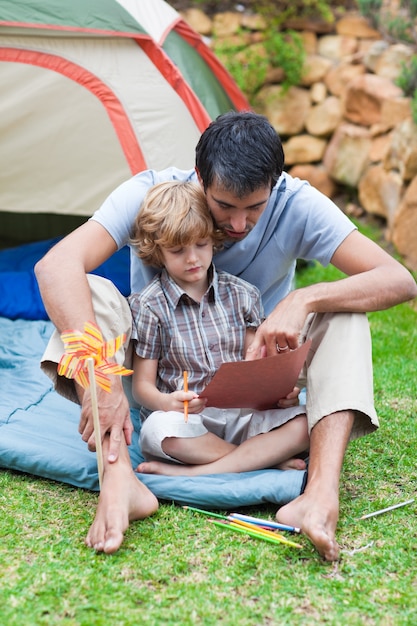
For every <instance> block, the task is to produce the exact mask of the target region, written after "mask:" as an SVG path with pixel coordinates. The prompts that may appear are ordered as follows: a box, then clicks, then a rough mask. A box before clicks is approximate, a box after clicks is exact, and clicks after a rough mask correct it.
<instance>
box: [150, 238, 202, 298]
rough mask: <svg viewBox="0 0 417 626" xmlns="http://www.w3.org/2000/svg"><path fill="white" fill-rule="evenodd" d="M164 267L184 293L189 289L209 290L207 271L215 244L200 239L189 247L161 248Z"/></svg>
mask: <svg viewBox="0 0 417 626" xmlns="http://www.w3.org/2000/svg"><path fill="white" fill-rule="evenodd" d="M161 253H162V257H163V260H164V266H165V268H166V270H167V272H168V274H169V275H170V276H171V277H172V278H173V279H174V280H175V282H176V283H177V285H179V286H180V287H181V288H182V289H184V291H187V288H189V287H191V286H194V287H201V288H202V289H203V290H204V291H205V290H206V288H207V270H208V268H209V267H210V264H211V261H212V258H213V242H212V240H211V239H210V238H208V239H198V240H197V241H196V242H195V243H193V244H190V245H188V246H175V247H174V248H161Z"/></svg>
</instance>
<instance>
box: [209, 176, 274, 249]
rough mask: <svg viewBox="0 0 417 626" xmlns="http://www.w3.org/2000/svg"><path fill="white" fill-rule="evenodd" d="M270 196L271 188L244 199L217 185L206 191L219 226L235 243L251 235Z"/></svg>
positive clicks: (254, 192)
mask: <svg viewBox="0 0 417 626" xmlns="http://www.w3.org/2000/svg"><path fill="white" fill-rule="evenodd" d="M270 195H271V189H270V187H269V186H267V187H261V188H259V189H257V190H256V191H253V192H251V193H249V194H248V195H246V196H244V197H243V198H238V197H236V196H235V195H234V194H233V193H231V192H230V191H225V190H224V189H223V188H222V187H221V186H219V185H217V184H216V183H214V184H213V185H211V186H210V187H207V189H206V198H207V204H208V206H209V209H210V211H211V214H212V215H213V217H214V220H215V222H216V224H217V226H218V227H219V228H220V230H222V231H223V232H224V233H225V235H226V236H227V238H228V239H229V240H233V241H239V240H241V239H244V238H245V237H246V236H247V235H248V234H249V233H250V231H251V230H252V228H253V227H254V226H255V224H256V222H257V221H258V220H259V218H260V217H261V215H262V213H263V212H264V210H265V208H266V205H267V204H268V200H269V196H270Z"/></svg>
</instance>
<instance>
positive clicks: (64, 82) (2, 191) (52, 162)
mask: <svg viewBox="0 0 417 626" xmlns="http://www.w3.org/2000/svg"><path fill="white" fill-rule="evenodd" d="M0 83H1V84H8V85H9V86H11V85H15V87H16V88H15V89H9V90H8V92H7V93H5V94H4V97H2V98H1V99H0V136H1V147H0V210H3V211H9V210H13V211H19V212H35V213H37V212H42V213H70V214H73V215H91V213H92V212H93V211H94V210H95V209H96V208H97V206H98V205H99V204H100V202H102V200H103V197H105V195H107V193H109V192H110V191H111V190H112V189H114V187H115V186H117V185H118V184H119V183H120V182H121V181H122V180H125V179H127V178H128V177H129V176H130V171H129V168H128V167H127V164H126V160H125V157H124V154H123V151H122V149H121V147H120V144H119V141H118V138H117V136H116V133H115V131H114V128H113V126H112V124H111V122H110V119H109V118H108V116H107V113H106V111H105V109H104V108H103V106H102V105H101V103H100V102H99V101H98V100H97V98H95V97H94V96H93V95H92V94H91V93H90V92H89V91H87V90H86V89H84V88H82V87H81V86H79V85H78V84H77V83H75V82H74V81H71V80H70V79H68V78H66V77H65V76H62V75H61V74H58V73H56V72H53V71H50V70H45V69H42V68H38V67H34V66H31V65H26V64H20V63H14V64H7V63H0ZM60 103H65V106H62V105H60ZM83 111H86V114H85V115H83ZM87 111H88V114H87ZM86 138H87V140H86ZM22 172H28V173H29V172H31V173H35V175H34V176H25V177H24V178H22V176H21V173H22ZM68 199H69V202H70V205H69V204H68Z"/></svg>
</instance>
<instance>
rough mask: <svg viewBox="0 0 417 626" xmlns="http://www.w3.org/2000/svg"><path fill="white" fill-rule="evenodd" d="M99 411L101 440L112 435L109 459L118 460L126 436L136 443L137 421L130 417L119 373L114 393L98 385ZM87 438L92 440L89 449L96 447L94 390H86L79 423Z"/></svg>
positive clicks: (83, 395) (89, 440)
mask: <svg viewBox="0 0 417 626" xmlns="http://www.w3.org/2000/svg"><path fill="white" fill-rule="evenodd" d="M97 401H98V414H99V419H100V431H101V433H100V434H101V440H102V441H103V439H104V437H105V435H107V434H109V435H110V443H109V455H108V461H109V462H110V463H114V462H115V461H117V458H118V456H119V448H120V441H121V438H122V436H123V437H124V438H125V441H126V445H130V444H131V443H132V431H133V425H132V421H131V419H130V410H129V403H128V400H127V398H126V395H125V393H124V391H123V385H122V382H121V380H120V377H119V376H114V377H112V387H111V391H110V393H109V392H107V391H104V390H103V389H101V387H99V386H97ZM78 431H79V432H80V434H81V436H82V439H83V441H86V442H87V443H88V449H89V450H91V451H94V450H95V449H96V443H95V437H94V423H93V412H92V407H91V395H90V390H89V389H86V390H84V393H83V394H82V406H81V416H80V423H79V427H78Z"/></svg>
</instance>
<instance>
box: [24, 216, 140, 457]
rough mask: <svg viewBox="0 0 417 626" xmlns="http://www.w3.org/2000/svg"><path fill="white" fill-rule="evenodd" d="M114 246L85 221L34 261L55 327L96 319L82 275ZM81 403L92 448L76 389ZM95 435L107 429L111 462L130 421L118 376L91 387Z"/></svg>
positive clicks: (86, 398) (86, 397)
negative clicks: (95, 408) (96, 409)
mask: <svg viewBox="0 0 417 626" xmlns="http://www.w3.org/2000/svg"><path fill="white" fill-rule="evenodd" d="M116 250H117V246H116V243H115V241H114V239H113V238H112V237H111V236H110V235H109V233H108V232H107V231H106V230H105V228H103V226H101V225H100V224H98V223H97V222H94V221H93V220H90V221H88V222H86V223H85V224H83V225H82V226H80V227H79V228H78V229H76V230H75V231H74V232H72V233H71V234H69V235H68V236H67V237H65V238H64V239H62V240H61V241H60V242H59V243H58V244H57V245H56V246H54V247H53V248H52V249H51V250H50V251H49V252H48V253H47V254H46V255H45V256H44V257H43V258H42V259H41V260H40V261H39V262H38V263H37V264H36V266H35V273H36V278H37V280H38V284H39V289H40V292H41V295H42V299H43V302H44V304H45V308H46V310H47V312H48V315H49V317H50V319H51V320H52V322H53V323H54V325H55V326H56V328H57V330H58V332H60V333H61V332H62V331H64V330H68V329H78V330H81V331H82V330H83V328H84V324H85V322H87V321H92V322H96V323H97V321H96V318H95V314H94V309H93V304H92V299H91V291H90V287H89V285H88V281H87V277H86V274H87V273H89V272H91V271H92V270H94V269H95V268H96V267H98V266H99V265H100V264H101V263H103V262H104V261H105V260H106V259H108V258H109V257H110V256H111V255H112V254H113V253H114V252H116ZM78 391H79V397H80V402H81V405H82V410H81V417H80V427H79V430H80V432H81V434H82V438H83V440H84V441H88V444H89V448H90V449H94V448H95V442H94V435H93V418H92V411H91V404H90V394H89V391H88V390H87V391H85V392H84V391H83V390H81V389H78ZM97 394H98V403H99V415H100V424H101V435H102V437H104V436H105V435H106V434H107V433H109V434H110V446H109V460H110V461H111V462H112V461H115V460H116V459H117V456H118V452H119V445H120V438H121V437H122V436H123V432H124V436H125V439H126V442H127V443H128V444H129V443H130V440H131V433H132V425H131V421H130V413H129V405H128V401H127V398H126V396H125V394H124V391H123V386H122V383H121V380H120V377H119V376H114V377H113V379H112V389H111V393H107V392H105V391H103V390H101V389H100V388H98V390H97Z"/></svg>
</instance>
